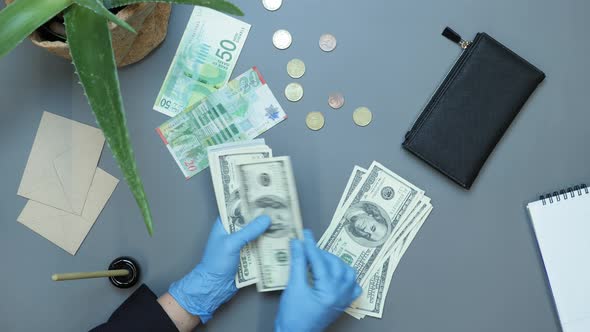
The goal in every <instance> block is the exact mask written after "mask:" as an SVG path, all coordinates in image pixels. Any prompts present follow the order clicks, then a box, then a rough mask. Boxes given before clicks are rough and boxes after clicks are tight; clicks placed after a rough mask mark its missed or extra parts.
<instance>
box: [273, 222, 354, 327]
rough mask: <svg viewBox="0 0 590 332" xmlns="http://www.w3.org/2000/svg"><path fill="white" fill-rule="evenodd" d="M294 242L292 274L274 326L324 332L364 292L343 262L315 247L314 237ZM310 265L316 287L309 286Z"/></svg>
mask: <svg viewBox="0 0 590 332" xmlns="http://www.w3.org/2000/svg"><path fill="white" fill-rule="evenodd" d="M304 234H305V241H304V242H303V243H301V241H299V240H293V241H292V242H291V272H290V274H289V283H288V285H287V289H285V291H284V292H283V295H282V296H281V302H280V305H279V313H278V315H277V319H276V322H275V328H276V331H277V332H310V331H314V332H315V331H322V330H323V329H325V328H326V327H327V326H328V325H330V324H331V323H332V322H333V321H335V320H336V318H338V316H340V314H341V313H342V312H343V311H344V309H346V307H348V306H349V305H350V304H351V303H352V302H353V301H354V300H355V299H356V298H357V297H359V295H361V292H362V289H361V287H360V286H359V285H358V284H357V283H356V281H355V279H356V273H355V271H354V269H352V268H351V267H350V266H348V265H346V263H344V262H343V261H342V260H341V259H340V258H338V257H336V256H334V255H332V254H330V253H328V252H326V251H324V250H321V249H319V248H318V247H316V244H315V241H314V239H313V234H312V233H311V232H310V231H309V230H305V231H304ZM307 263H309V265H310V266H311V272H312V274H313V285H310V284H309V282H308V274H307Z"/></svg>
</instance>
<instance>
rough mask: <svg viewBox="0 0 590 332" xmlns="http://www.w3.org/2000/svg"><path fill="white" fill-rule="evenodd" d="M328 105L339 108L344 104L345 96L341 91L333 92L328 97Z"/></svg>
mask: <svg viewBox="0 0 590 332" xmlns="http://www.w3.org/2000/svg"><path fill="white" fill-rule="evenodd" d="M328 105H330V107H332V108H333V109H335V110H337V109H339V108H341V107H342V106H344V96H343V95H342V94H341V93H340V92H334V93H331V94H330V96H329V97H328Z"/></svg>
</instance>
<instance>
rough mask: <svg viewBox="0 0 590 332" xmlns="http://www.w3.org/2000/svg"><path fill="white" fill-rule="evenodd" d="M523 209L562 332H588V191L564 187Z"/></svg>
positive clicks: (589, 246)
mask: <svg viewBox="0 0 590 332" xmlns="http://www.w3.org/2000/svg"><path fill="white" fill-rule="evenodd" d="M527 208H528V211H529V213H530V216H531V221H532V224H533V228H534V230H535V235H536V236H537V242H538V243H539V249H540V251H541V256H542V257H543V262H544V263H545V270H546V271H547V276H548V279H549V284H550V287H551V291H552V293H553V298H554V300H555V306H556V307H557V313H558V315H559V320H560V321H561V327H562V329H563V331H564V332H588V331H590V190H589V189H588V187H586V186H585V185H581V186H576V187H573V188H568V189H567V190H565V189H564V190H561V191H560V192H554V193H553V194H547V195H544V196H541V199H540V200H538V201H536V202H533V203H530V204H529V205H528V206H527Z"/></svg>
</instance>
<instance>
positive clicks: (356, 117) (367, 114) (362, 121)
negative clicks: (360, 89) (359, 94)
mask: <svg viewBox="0 0 590 332" xmlns="http://www.w3.org/2000/svg"><path fill="white" fill-rule="evenodd" d="M352 120H353V121H354V123H356V124H357V126H361V127H365V126H368V125H369V123H371V121H372V120H373V113H371V111H370V110H369V109H368V108H366V107H359V108H357V109H356V110H354V113H352Z"/></svg>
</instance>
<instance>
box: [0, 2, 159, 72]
mask: <svg viewBox="0 0 590 332" xmlns="http://www.w3.org/2000/svg"><path fill="white" fill-rule="evenodd" d="M13 1H14V0H4V2H6V4H9V3H11V2H13ZM170 11H171V6H170V4H162V3H139V4H134V5H129V6H126V7H125V8H123V9H122V10H121V11H119V12H118V13H117V17H119V18H121V19H123V20H124V21H126V22H127V23H129V25H131V26H132V27H133V28H134V29H135V31H137V34H133V33H131V32H129V31H127V30H125V29H123V28H121V27H119V26H117V25H115V24H114V23H113V22H109V30H110V31H111V36H112V43H113V50H114V51H115V60H116V62H117V66H118V67H124V66H127V65H130V64H132V63H135V62H138V61H139V60H141V59H143V58H145V57H146V56H147V55H148V54H150V52H151V51H153V50H154V49H155V48H156V47H158V46H159V45H160V44H161V43H162V41H163V40H164V38H166V33H167V32H168V20H169V19H170ZM29 38H30V39H31V41H32V42H33V44H35V45H37V46H39V47H41V48H44V49H46V50H47V51H49V52H51V53H53V54H55V55H58V56H60V57H62V58H66V59H68V60H71V59H72V58H71V56H70V49H69V47H68V44H67V43H66V42H62V41H48V40H43V39H42V37H41V34H40V33H39V32H37V31H34V32H33V33H32V34H31V35H30V36H29Z"/></svg>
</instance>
